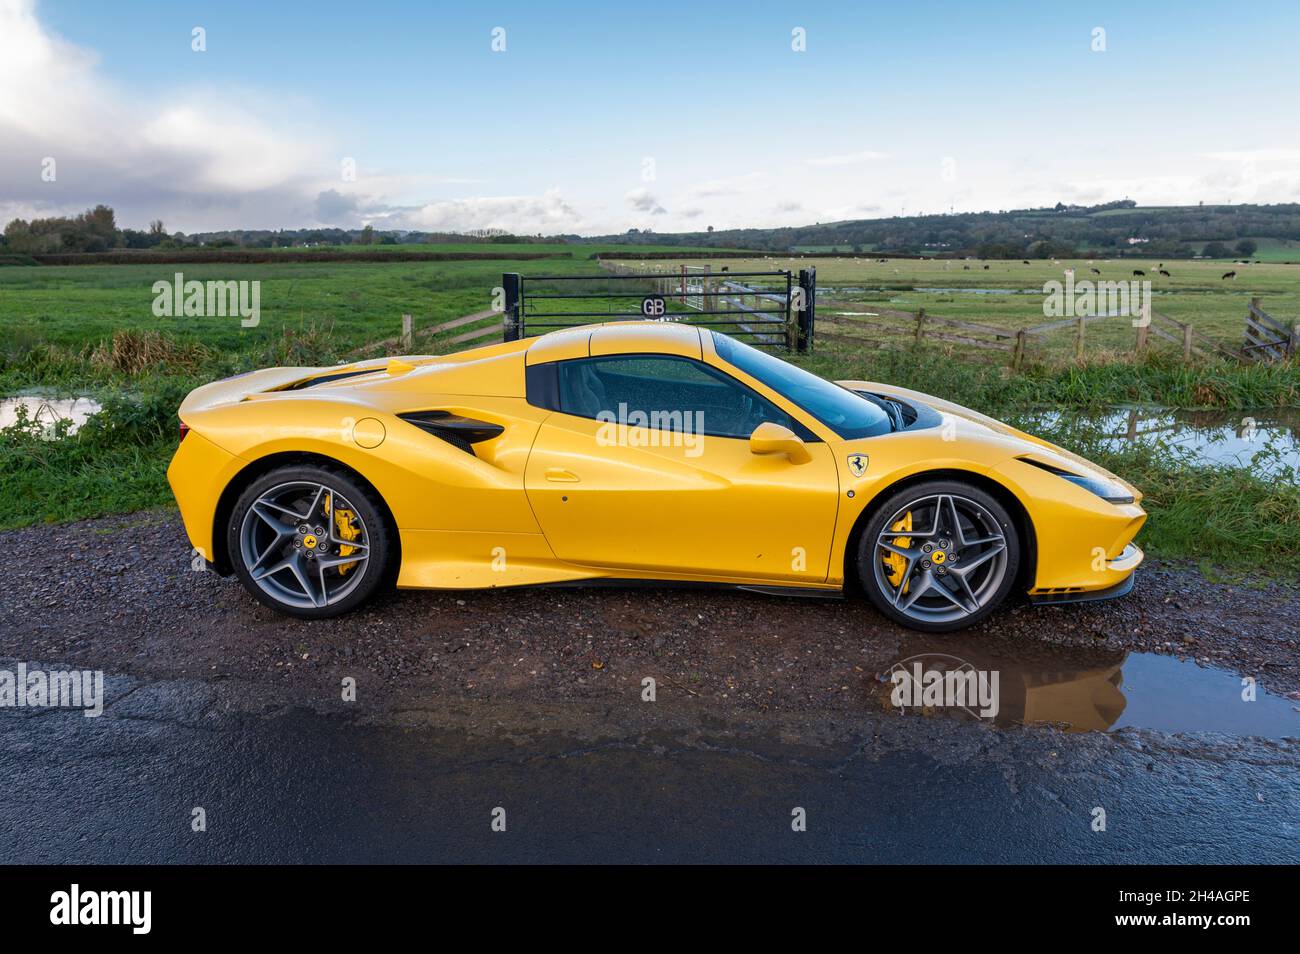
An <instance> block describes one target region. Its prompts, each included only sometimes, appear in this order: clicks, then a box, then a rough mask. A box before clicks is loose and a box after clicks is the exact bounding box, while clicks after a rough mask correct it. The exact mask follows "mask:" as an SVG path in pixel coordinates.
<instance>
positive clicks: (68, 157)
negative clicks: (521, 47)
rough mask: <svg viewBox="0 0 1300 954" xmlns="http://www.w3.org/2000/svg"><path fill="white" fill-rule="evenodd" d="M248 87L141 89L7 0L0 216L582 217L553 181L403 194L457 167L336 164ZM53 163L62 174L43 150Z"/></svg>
mask: <svg viewBox="0 0 1300 954" xmlns="http://www.w3.org/2000/svg"><path fill="white" fill-rule="evenodd" d="M261 99H271V97H263V96H259V94H258V93H257V91H248V90H233V91H232V90H229V89H222V90H219V91H214V90H195V89H188V90H187V89H179V88H176V87H171V88H169V89H168V92H166V93H163V94H159V95H158V96H150V97H138V96H132V95H128V94H127V93H126V92H124V91H121V90H118V89H116V88H115V87H114V86H113V85H112V83H111V82H110V81H109V80H108V78H106V77H105V76H104V75H102V71H101V70H100V68H99V64H98V59H97V57H96V56H95V54H94V53H93V52H92V51H89V50H86V49H83V48H81V47H78V46H76V45H74V44H71V43H68V42H67V41H65V40H63V39H62V38H60V37H58V36H55V35H53V34H52V33H50V32H49V31H48V30H46V29H45V28H44V26H43V25H42V24H41V23H40V21H39V19H38V17H37V15H36V12H35V5H34V2H33V0H0V182H3V183H4V187H5V188H4V192H3V195H0V224H3V222H7V221H8V220H9V219H11V218H14V217H23V218H32V217H35V216H46V215H60V214H71V213H76V212H80V211H82V210H84V209H86V208H88V207H89V206H92V205H95V204H98V203H100V202H103V203H105V204H107V205H111V206H113V208H114V209H115V210H116V211H117V214H118V215H117V217H118V224H119V225H123V226H130V227H136V228H139V227H143V226H144V224H145V223H146V222H148V221H149V220H151V219H154V218H161V219H162V220H163V221H164V223H166V225H167V227H168V228H169V229H173V230H175V229H180V230H183V231H187V232H194V231H203V230H208V229H223V228H236V227H240V228H293V227H301V226H311V225H339V226H357V225H360V224H363V223H365V222H374V224H376V226H381V225H382V226H383V227H391V228H430V229H433V228H439V229H471V228H488V227H498V228H506V229H511V230H514V231H522V232H538V231H541V232H548V231H570V230H572V229H573V228H574V227H575V226H576V225H580V224H584V223H583V220H582V217H581V216H579V215H578V213H577V212H576V211H575V210H574V209H573V207H572V206H571V205H570V204H569V203H568V202H566V201H565V200H564V199H563V198H562V197H561V196H560V194H559V192H558V191H555V190H551V191H548V192H546V193H545V194H543V195H540V196H487V197H470V198H459V199H446V200H433V201H427V202H425V201H419V202H414V203H412V202H411V201H410V199H409V198H408V199H407V201H406V202H405V203H404V204H401V205H396V204H392V203H394V202H395V200H394V198H393V197H394V196H420V195H421V194H424V195H427V194H428V193H429V192H430V191H434V192H436V191H438V190H439V189H440V187H447V186H451V187H457V186H466V185H474V184H478V183H480V182H481V181H482V180H478V179H472V178H468V177H460V176H438V175H419V176H394V175H385V174H383V173H382V172H380V171H378V170H373V169H370V168H367V167H362V168H361V169H359V170H358V174H357V179H356V181H355V182H345V181H343V178H342V176H341V175H340V161H341V159H342V157H343V155H345V154H346V150H345V149H343V148H340V145H339V144H338V143H336V142H333V141H332V137H330V136H329V135H326V134H323V133H321V132H320V131H319V130H316V129H311V128H303V127H302V126H301V124H299V123H297V122H296V121H295V117H294V116H293V115H292V114H284V113H280V114H275V113H272V114H268V115H261V114H259V113H257V112H255V111H253V110H252V109H250V108H249V107H248V106H247V105H246V104H248V103H256V102H258V101H259V100H261ZM45 157H52V158H53V159H54V160H55V163H56V178H55V180H54V181H53V182H49V181H44V180H43V179H42V175H41V173H42V161H43V160H44V159H45Z"/></svg>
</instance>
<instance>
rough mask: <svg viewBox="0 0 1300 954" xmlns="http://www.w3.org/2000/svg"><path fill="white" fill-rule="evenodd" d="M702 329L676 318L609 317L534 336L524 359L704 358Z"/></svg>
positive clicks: (540, 361)
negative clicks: (634, 318) (610, 356)
mask: <svg viewBox="0 0 1300 954" xmlns="http://www.w3.org/2000/svg"><path fill="white" fill-rule="evenodd" d="M700 334H701V331H700V329H699V328H698V327H696V326H694V325H687V324H682V323H680V322H675V321H612V322H607V323H606V324H603V325H583V326H581V327H578V328H564V329H561V330H559V331H552V332H549V333H547V334H544V335H541V336H539V337H538V338H536V339H534V341H533V343H532V344H531V345H530V346H529V348H528V356H527V359H526V362H527V363H528V364H530V365H532V364H545V363H547V362H550V361H569V360H572V359H573V358H586V357H599V356H602V355H614V354H647V353H648V354H671V355H680V356H682V357H686V358H696V359H701V358H703V346H702V345H701V343H700Z"/></svg>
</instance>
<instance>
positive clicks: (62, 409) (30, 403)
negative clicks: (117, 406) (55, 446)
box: [0, 394, 100, 437]
mask: <svg viewBox="0 0 1300 954" xmlns="http://www.w3.org/2000/svg"><path fill="white" fill-rule="evenodd" d="M20 408H25V409H26V410H27V417H28V419H29V420H33V421H36V422H37V423H39V424H41V425H43V426H44V428H45V432H46V435H47V436H50V437H52V436H53V434H54V427H55V425H57V424H58V423H59V421H61V420H66V421H71V422H72V423H71V426H70V427H69V429H68V433H69V434H73V433H76V431H77V429H78V428H80V427H81V425H83V424H85V423H86V421H87V420H88V419H89V418H90V416H91V415H92V414H97V413H98V412H99V410H100V405H99V402H97V401H93V400H91V399H90V398H87V397H75V398H61V397H50V396H46V395H42V394H19V395H15V396H14V397H7V398H0V428H5V427H9V426H10V425H11V424H13V423H14V422H15V421H17V420H18V412H19V409H20Z"/></svg>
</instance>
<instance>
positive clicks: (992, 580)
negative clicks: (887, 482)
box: [858, 480, 1020, 633]
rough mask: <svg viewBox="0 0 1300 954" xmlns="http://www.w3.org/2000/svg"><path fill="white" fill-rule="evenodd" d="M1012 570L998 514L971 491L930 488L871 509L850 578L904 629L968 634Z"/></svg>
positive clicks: (1010, 525)
mask: <svg viewBox="0 0 1300 954" xmlns="http://www.w3.org/2000/svg"><path fill="white" fill-rule="evenodd" d="M1019 566H1020V536H1019V534H1018V533H1017V532H1016V526H1015V523H1014V521H1013V520H1012V519H1011V516H1010V514H1008V513H1007V510H1006V508H1005V507H1003V506H1002V504H1000V503H999V502H998V501H997V500H996V499H994V498H993V497H992V496H990V495H989V494H987V493H985V492H984V491H983V490H981V489H980V488H978V487H975V486H972V485H971V484H967V483H963V482H961V481H949V480H937V481H929V482H926V483H923V484H916V485H914V486H912V487H907V488H904V489H903V490H901V491H899V492H898V493H896V494H893V495H891V496H890V497H889V499H887V500H885V501H884V502H882V503H881V504H880V506H879V507H878V508H877V509H876V511H875V513H874V514H873V515H872V516H871V518H870V519H869V520H868V521H867V525H866V527H865V528H864V529H863V533H862V536H861V538H860V539H859V541H858V578H859V580H860V581H861V583H862V587H863V589H864V590H865V591H866V593H867V596H868V597H869V598H870V599H871V602H872V603H874V604H875V605H876V608H877V609H879V610H880V611H881V612H882V613H884V614H885V615H886V616H888V617H890V618H891V619H893V620H895V621H897V622H900V623H902V624H903V625H904V626H908V627H910V628H912V629H918V630H922V631H924V632H931V633H941V632H947V631H949V630H954V629H963V628H965V627H967V626H972V625H974V624H975V623H978V622H979V621H980V620H982V619H984V618H986V617H987V616H988V615H989V614H990V613H992V612H993V610H994V609H996V608H997V606H998V604H999V603H1001V602H1002V601H1003V600H1004V599H1005V598H1006V595H1007V593H1008V592H1010V590H1011V587H1012V585H1013V584H1014V582H1015V579H1016V571H1017V570H1018V569H1019Z"/></svg>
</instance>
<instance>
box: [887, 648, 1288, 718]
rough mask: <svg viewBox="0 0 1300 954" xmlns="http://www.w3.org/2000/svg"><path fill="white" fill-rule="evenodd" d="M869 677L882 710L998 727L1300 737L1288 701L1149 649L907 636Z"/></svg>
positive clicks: (1222, 672) (1238, 679)
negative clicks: (997, 651) (999, 646)
mask: <svg viewBox="0 0 1300 954" xmlns="http://www.w3.org/2000/svg"><path fill="white" fill-rule="evenodd" d="M876 678H877V687H876V693H875V694H876V696H877V699H878V701H879V702H880V703H881V705H882V706H883V707H884V708H886V709H891V710H895V711H901V712H904V713H908V714H918V713H919V714H921V715H926V716H934V715H950V716H955V717H958V718H966V719H984V720H986V721H991V722H993V723H994V724H995V725H998V726H1002V727H1010V726H1021V725H1051V726H1056V727H1058V728H1061V729H1064V730H1065V731H1068V732H1105V731H1113V730H1116V729H1121V728H1129V727H1131V728H1144V729H1158V730H1160V731H1164V732H1218V733H1225V734H1229V735H1237V736H1255V737H1261V738H1272V739H1280V738H1294V737H1297V735H1300V733H1298V732H1297V726H1300V712H1297V707H1296V705H1295V703H1293V702H1292V701H1291V700H1289V699H1287V698H1284V697H1283V696H1281V695H1278V694H1275V693H1272V692H1269V691H1268V690H1267V689H1265V688H1264V687H1263V686H1262V685H1259V684H1258V682H1256V681H1253V680H1251V679H1250V678H1248V677H1246V676H1242V675H1238V674H1236V673H1232V672H1228V671H1226V670H1223V669H1214V668H1209V667H1204V666H1198V665H1197V664H1196V663H1195V662H1192V661H1181V660H1179V659H1177V658H1176V657H1173V656H1163V655H1158V654H1155V653H1123V652H1120V653H1095V652H1091V653H1083V652H1077V651H1075V652H1072V651H1064V650H1062V651H1060V652H1059V653H1058V652H1053V653H1051V654H1047V653H1042V652H1040V653H1038V654H1037V655H1030V656H1028V657H1026V658H1017V659H1014V660H1012V659H1009V658H1007V657H1004V656H995V655H991V654H989V653H987V652H984V651H981V650H980V649H978V648H974V647H971V646H967V645H964V644H956V643H952V644H942V643H937V642H935V641H919V640H909V641H907V642H905V643H904V645H903V646H902V648H901V651H900V653H899V657H898V659H897V660H895V661H893V662H892V663H891V664H889V665H887V666H886V667H884V668H883V669H882V670H881V671H880V672H879V673H878V674H877V677H876Z"/></svg>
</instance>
